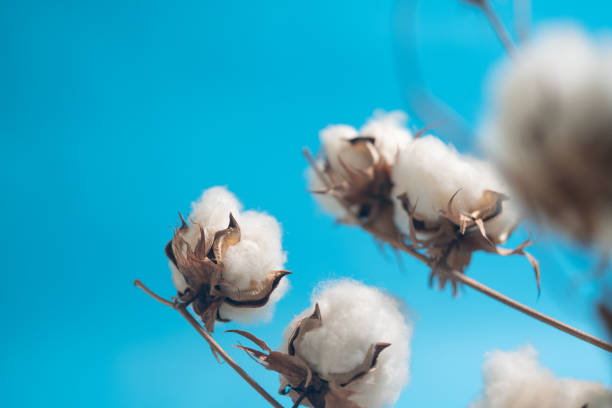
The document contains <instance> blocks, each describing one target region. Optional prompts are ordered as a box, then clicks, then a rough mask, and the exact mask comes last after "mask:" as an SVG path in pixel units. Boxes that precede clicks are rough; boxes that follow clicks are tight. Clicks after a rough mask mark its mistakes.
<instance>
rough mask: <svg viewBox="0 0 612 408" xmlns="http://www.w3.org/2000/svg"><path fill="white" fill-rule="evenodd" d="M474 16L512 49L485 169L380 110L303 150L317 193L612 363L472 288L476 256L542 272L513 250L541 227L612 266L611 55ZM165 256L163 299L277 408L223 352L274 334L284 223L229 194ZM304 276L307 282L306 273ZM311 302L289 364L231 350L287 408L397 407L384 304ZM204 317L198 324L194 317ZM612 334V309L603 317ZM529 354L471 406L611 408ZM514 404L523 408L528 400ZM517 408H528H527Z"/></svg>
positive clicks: (600, 46) (342, 213) (200, 206)
mask: <svg viewBox="0 0 612 408" xmlns="http://www.w3.org/2000/svg"><path fill="white" fill-rule="evenodd" d="M468 3H471V4H472V5H475V6H477V7H479V8H480V9H481V10H482V11H483V12H484V13H485V15H486V16H487V18H488V19H489V20H490V22H491V23H492V26H493V28H494V30H495V32H496V33H497V35H498V36H499V38H500V40H501V41H502V43H503V45H504V47H505V49H506V50H507V51H508V55H509V59H508V61H505V62H503V63H502V64H501V68H499V69H498V71H497V74H496V84H497V86H496V87H495V89H496V91H495V93H494V94H493V95H492V96H491V103H490V106H491V107H492V108H491V110H490V112H489V113H488V114H487V116H486V119H485V120H484V123H483V124H482V129H483V132H482V133H483V137H482V140H483V141H484V145H485V147H486V148H485V150H486V151H487V153H488V158H487V159H480V158H476V157H471V156H469V155H466V154H462V153H460V152H458V151H457V150H456V149H455V148H454V147H453V146H451V145H448V144H445V143H444V142H443V141H441V140H440V139H438V138H437V137H436V136H435V135H434V134H431V132H430V131H429V130H426V129H424V130H422V131H417V132H413V131H411V130H409V129H408V127H407V123H406V122H407V115H406V114H404V113H403V112H400V111H395V112H390V113H385V112H382V111H376V112H375V114H374V116H373V117H372V118H370V119H369V120H368V121H367V122H366V123H365V124H364V125H363V126H362V127H361V128H359V129H356V128H354V127H352V126H349V125H331V126H328V127H327V128H325V129H323V130H322V131H321V132H320V141H321V150H320V152H319V154H318V155H316V156H313V155H312V154H311V153H310V152H309V151H308V150H307V149H305V150H304V154H305V156H306V159H307V161H308V164H309V170H308V173H307V174H308V187H309V190H310V191H311V192H312V194H313V196H314V197H315V199H316V200H317V202H318V203H319V204H320V206H321V208H323V209H324V210H325V211H326V212H328V213H329V214H331V215H332V216H333V217H335V218H336V219H337V221H339V222H340V223H344V224H349V225H355V226H358V227H360V228H362V229H363V230H365V231H366V232H368V233H369V234H371V235H372V236H373V237H374V238H375V239H376V240H378V241H379V242H380V243H381V244H383V245H389V246H390V247H391V248H393V249H394V250H395V251H398V252H404V253H406V254H408V255H410V256H413V257H415V258H416V259H417V260H419V261H421V262H423V263H425V264H426V265H427V266H428V267H429V268H430V284H431V285H433V284H434V283H436V282H437V286H438V288H439V289H444V288H445V287H446V286H447V284H450V286H451V288H452V292H453V294H455V295H456V294H457V290H458V288H459V287H460V286H461V285H465V286H468V287H471V288H473V289H475V290H477V291H479V292H481V293H483V294H484V295H486V296H489V297H490V298H491V299H493V300H496V301H499V302H502V303H504V304H506V305H507V306H509V307H512V308H514V309H516V310H517V311H519V312H522V313H524V314H526V315H528V316H531V317H533V318H535V319H537V320H539V321H541V322H543V323H545V324H548V325H550V326H552V327H555V328H557V329H559V330H561V331H563V332H565V333H568V334H570V335H572V336H574V337H577V338H579V339H581V340H583V341H586V342H588V343H590V344H592V345H594V346H596V347H599V348H601V349H604V350H606V351H608V352H612V344H610V343H609V342H607V341H605V340H602V339H599V338H596V337H594V336H592V335H590V334H588V333H585V332H582V331H580V330H578V329H576V328H573V327H571V326H569V325H567V324H565V323H563V322H560V321H558V320H555V319H554V318H552V317H549V316H546V315H544V314H542V313H540V312H538V311H536V310H533V309H531V308H529V307H527V306H525V305H522V304H520V303H518V302H516V301H515V300H513V299H511V298H509V297H507V296H504V295H503V294H501V293H499V292H497V291H495V290H493V289H491V288H488V287H487V286H485V285H483V284H481V283H480V282H478V281H476V280H474V279H473V278H471V277H469V276H468V273H467V272H469V265H470V262H471V258H472V254H473V253H474V252H476V251H484V252H489V253H492V254H496V255H499V256H500V260H499V261H500V262H502V260H503V258H501V257H504V256H509V255H518V256H523V257H524V258H525V259H526V261H528V262H527V263H526V266H527V267H530V268H531V269H532V270H533V271H534V273H535V282H536V285H537V289H538V291H539V290H540V269H539V265H538V262H537V260H536V259H535V258H534V257H533V256H532V255H531V254H530V253H529V252H528V251H527V248H528V247H529V246H530V245H532V244H533V242H532V241H531V240H530V239H528V240H526V241H525V242H523V243H522V244H520V245H519V246H517V247H515V248H507V247H505V246H504V244H505V243H506V241H507V239H508V238H509V237H510V236H511V235H512V233H513V232H514V231H515V229H516V228H517V226H518V224H519V221H520V220H521V219H522V218H524V217H530V218H531V219H535V220H536V221H538V222H540V223H542V224H544V223H546V224H547V225H552V226H554V227H556V228H558V230H559V231H562V232H563V233H566V234H568V235H569V236H570V237H572V238H574V239H575V240H576V241H577V242H579V243H582V244H584V245H589V246H591V247H594V248H597V249H598V250H599V252H600V253H602V256H604V257H605V256H607V255H608V254H609V252H610V250H611V248H612V239H611V238H610V237H611V236H612V184H610V182H609V176H610V174H612V168H611V167H610V166H611V163H612V161H611V160H610V157H612V122H611V119H610V118H612V69H610V68H612V48H610V46H609V45H608V44H609V42H605V41H603V40H602V41H600V42H594V41H592V40H591V39H590V38H589V37H588V36H587V35H586V34H584V33H582V32H581V31H580V30H579V29H578V28H576V27H568V26H556V27H552V28H549V29H546V30H544V31H542V32H541V33H538V34H537V35H535V36H534V37H533V39H530V41H529V42H528V43H526V44H525V45H521V46H517V45H515V43H514V42H513V41H512V39H511V36H510V34H509V33H508V31H507V30H506V29H505V28H504V26H503V24H502V23H501V21H500V20H499V18H498V17H497V16H496V14H495V13H494V11H493V8H492V7H491V5H490V4H489V3H488V1H486V0H478V1H476V0H470V1H468ZM179 219H180V226H179V227H178V228H177V229H176V230H175V233H174V236H173V237H172V238H171V240H170V241H169V242H168V244H167V246H166V255H167V257H168V260H169V267H170V269H171V273H172V282H173V284H174V286H175V288H176V296H175V297H172V298H171V299H165V298H163V297H161V296H159V295H157V294H156V293H154V292H153V291H151V290H150V289H149V288H147V287H146V286H145V285H144V284H143V283H142V282H140V281H135V284H136V285H137V286H139V287H140V288H142V289H143V290H144V291H145V292H146V293H148V294H149V295H151V296H152V297H153V298H155V299H156V300H158V301H159V302H161V303H163V304H165V305H166V306H169V307H171V308H173V309H175V310H176V311H177V312H179V313H180V314H181V315H182V316H183V317H184V318H185V319H186V320H187V321H188V322H189V323H190V324H191V325H192V326H193V327H194V328H195V329H196V331H197V332H198V333H199V334H200V335H201V336H202V337H203V338H204V339H205V340H206V341H207V343H208V344H209V345H210V347H211V350H212V352H213V354H214V355H215V357H216V358H217V359H218V360H219V361H220V360H223V361H225V362H227V363H228V365H229V366H230V367H232V368H233V369H234V370H235V371H236V372H237V373H238V374H239V375H240V376H241V377H242V378H243V379H244V380H245V381H246V382H247V383H248V384H249V385H251V386H252V387H253V389H254V390H255V391H256V392H258V393H259V394H260V395H261V396H262V397H263V398H265V400H266V401H267V402H268V403H269V404H270V405H272V406H274V407H282V405H281V404H280V403H279V402H278V401H277V400H276V399H275V398H274V397H273V396H272V395H271V394H270V393H268V392H267V391H266V390H264V389H263V387H261V386H260V385H259V384H258V383H257V382H256V381H255V380H254V379H253V378H252V377H251V376H250V375H248V374H247V373H246V371H245V370H244V369H243V368H242V367H240V366H239V365H238V364H237V363H236V362H235V361H234V360H233V359H232V358H231V357H230V356H229V354H228V353H227V352H226V351H225V350H223V349H222V348H221V347H220V346H219V344H218V343H217V342H216V341H215V340H214V338H213V336H212V333H213V332H214V329H215V325H216V323H223V322H227V321H230V320H234V321H237V322H238V323H248V322H252V321H256V320H269V319H271V318H272V316H273V313H274V305H275V304H276V302H277V301H278V300H279V299H280V298H281V297H282V296H283V295H284V294H285V292H286V290H287V287H288V275H289V274H290V272H289V271H286V270H284V263H285V261H286V254H285V252H284V251H283V249H282V244H281V236H282V233H281V229H280V225H279V223H278V222H277V221H276V219H274V217H272V216H270V215H268V214H265V213H260V212H256V211H243V210H242V205H241V204H240V202H239V201H238V199H237V198H236V197H235V196H234V195H233V194H232V193H231V192H229V191H228V190H227V189H225V188H223V187H213V188H210V189H208V190H206V191H204V193H203V194H202V196H201V197H200V199H199V200H198V201H196V202H194V203H193V204H192V211H191V214H190V215H189V217H188V220H186V219H185V218H184V217H183V216H182V215H179ZM298 273H299V272H298ZM312 299H313V305H312V306H311V307H310V308H308V309H306V310H305V311H303V312H302V313H301V314H300V315H298V316H297V317H296V318H295V319H294V321H293V322H291V323H290V324H289V326H288V327H287V329H286V331H285V333H284V336H283V343H282V345H281V347H280V349H279V350H278V351H275V350H272V349H270V347H269V346H268V345H267V343H266V341H264V340H263V339H260V338H258V337H256V336H255V335H254V334H252V333H249V332H247V331H245V330H237V329H236V330H229V332H232V333H233V334H234V335H240V336H242V337H244V338H246V339H248V340H249V341H250V342H252V343H254V346H255V347H250V346H245V345H242V344H241V345H237V346H236V347H237V348H238V349H240V350H242V351H243V352H246V353H247V354H248V355H249V356H251V357H253V358H254V359H255V361H257V362H258V363H259V364H260V365H262V366H264V367H265V368H266V369H268V370H272V371H275V372H277V373H279V386H280V389H279V393H280V394H281V395H286V396H288V397H289V398H290V399H291V404H292V406H293V407H297V406H300V405H303V406H310V407H314V408H378V407H383V406H389V405H392V404H394V403H395V402H396V401H397V399H398V398H399V395H400V392H401V390H402V388H403V387H404V386H405V385H406V384H407V383H408V379H409V370H408V363H409V358H410V340H411V336H412V330H413V329H412V323H411V322H410V319H409V318H407V316H406V315H405V314H404V307H403V306H402V302H401V300H399V299H396V298H394V297H392V296H390V295H388V294H386V293H385V292H384V291H382V290H380V289H377V288H372V287H368V286H366V285H363V284H361V283H359V282H355V281H352V280H348V279H341V280H338V281H332V282H324V283H320V284H319V287H318V289H317V290H315V292H314V293H313V297H312ZM190 307H191V309H192V311H193V313H194V314H195V315H196V316H197V317H199V319H200V321H201V323H200V322H199V321H198V320H197V319H196V318H195V317H194V316H193V314H192V313H191V312H190V310H189V308H190ZM599 310H600V312H601V315H602V316H603V317H604V322H607V324H608V325H609V327H610V328H611V330H612V317H610V316H612V312H610V305H609V304H607V303H606V302H605V301H602V302H601V304H600V305H599ZM536 357H537V353H536V351H535V350H534V349H532V348H529V347H526V348H524V349H521V350H519V351H515V352H502V351H496V352H493V353H492V354H491V355H490V356H489V358H488V360H487V361H486V362H485V365H484V366H483V373H484V379H485V384H484V386H483V391H482V395H480V396H479V397H478V398H477V399H476V400H474V402H473V403H472V404H471V407H472V408H510V407H515V408H516V407H518V408H527V407H532V406H540V407H548V406H550V407H561V408H566V407H567V408H574V407H575V408H579V407H586V406H588V407H589V408H594V407H600V408H603V407H610V406H612V393H611V392H610V391H609V390H607V389H606V388H605V387H604V386H603V385H601V384H595V383H589V382H584V381H583V382H581V381H576V380H565V379H556V378H554V376H552V374H551V373H550V372H549V371H547V370H546V369H545V368H544V367H541V366H539V364H538V363H537V360H536ZM517 401H518V402H517ZM517 404H518V405H517Z"/></svg>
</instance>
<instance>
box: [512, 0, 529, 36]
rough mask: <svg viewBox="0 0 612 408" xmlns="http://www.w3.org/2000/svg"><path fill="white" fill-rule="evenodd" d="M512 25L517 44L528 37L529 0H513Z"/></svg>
mask: <svg viewBox="0 0 612 408" xmlns="http://www.w3.org/2000/svg"><path fill="white" fill-rule="evenodd" d="M513 4H514V7H513V8H514V26H515V29H516V35H517V36H518V42H519V44H522V43H524V42H526V41H527V39H528V38H529V26H530V23H531V0H514V3H513Z"/></svg>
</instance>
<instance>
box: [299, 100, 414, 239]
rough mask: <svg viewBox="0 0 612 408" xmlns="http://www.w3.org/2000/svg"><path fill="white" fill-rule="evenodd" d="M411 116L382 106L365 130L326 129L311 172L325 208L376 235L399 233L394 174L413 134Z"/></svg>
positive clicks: (321, 134)
mask: <svg viewBox="0 0 612 408" xmlns="http://www.w3.org/2000/svg"><path fill="white" fill-rule="evenodd" d="M405 121H406V115H405V114H404V113H402V112H399V111H395V112H391V113H387V114H386V113H384V112H382V111H377V112H375V114H374V116H373V117H372V118H371V119H369V120H368V121H367V123H366V124H365V125H363V126H362V128H361V129H360V130H359V131H357V130H356V129H355V128H353V127H352V126H348V125H332V126H328V127H326V128H325V129H323V130H322V131H321V132H320V139H321V144H322V148H321V153H322V154H321V156H320V158H319V160H318V161H316V162H313V163H312V168H311V169H310V170H309V171H308V173H307V177H308V179H309V180H308V183H309V187H310V189H311V190H312V191H313V192H315V193H317V194H316V195H315V197H316V198H317V200H318V201H319V203H320V204H321V206H322V207H323V209H324V210H326V211H328V212H329V213H331V214H332V215H334V216H335V217H337V218H338V219H340V220H341V221H343V222H348V223H355V222H358V223H360V224H362V225H363V226H365V227H366V228H368V229H369V230H370V231H372V232H373V233H375V234H383V235H390V236H393V237H396V236H397V231H396V229H395V226H394V224H393V222H392V221H393V218H392V217H393V205H392V201H391V199H390V191H391V187H392V186H391V178H390V174H391V166H392V165H393V163H395V160H396V157H397V155H398V154H399V151H400V150H402V149H403V148H404V147H405V146H406V145H407V144H408V143H409V142H410V140H411V137H412V136H411V133H410V131H409V130H408V129H406V127H405V124H404V122H405Z"/></svg>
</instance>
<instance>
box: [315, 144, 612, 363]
mask: <svg viewBox="0 0 612 408" xmlns="http://www.w3.org/2000/svg"><path fill="white" fill-rule="evenodd" d="M366 143H371V142H369V141H366ZM371 144H372V146H371V148H373V149H374V150H375V147H374V145H373V143H371ZM303 152H304V155H305V157H306V159H307V160H308V162H309V164H310V166H311V167H312V168H313V170H314V172H315V174H316V176H317V177H319V179H320V180H321V182H322V183H324V184H325V185H326V186H327V190H326V191H318V192H315V193H319V194H321V193H324V194H329V195H331V196H333V197H335V198H336V199H337V200H338V202H339V203H340V204H341V205H342V206H343V207H344V209H345V211H346V214H347V217H346V218H345V219H343V220H340V221H341V222H344V223H347V224H356V225H359V226H360V227H362V228H363V229H364V230H365V231H367V232H368V233H370V234H372V236H373V237H374V238H376V239H377V240H380V241H382V242H384V243H387V244H389V245H390V246H391V247H392V248H393V249H394V250H401V251H404V252H406V253H408V254H409V255H411V256H413V257H415V258H417V259H418V260H420V261H421V262H423V263H425V264H426V265H427V266H429V267H431V268H432V275H431V276H430V281H431V280H432V279H433V277H435V276H438V277H439V279H440V285H441V286H442V287H443V286H444V284H445V282H446V281H450V282H451V283H452V285H453V287H454V288H455V291H456V285H457V283H458V282H460V283H463V284H465V285H467V286H469V287H471V288H473V289H475V290H477V291H479V292H481V293H483V294H485V295H487V296H489V297H491V298H492V299H495V300H497V301H499V302H501V303H504V304H505V305H507V306H510V307H512V308H514V309H516V310H518V311H520V312H521V313H524V314H526V315H528V316H530V317H533V318H535V319H537V320H539V321H541V322H543V323H546V324H548V325H550V326H552V327H555V328H557V329H559V330H561V331H563V332H565V333H568V334H570V335H572V336H574V337H576V338H579V339H581V340H584V341H586V342H588V343H590V344H593V345H595V346H597V347H599V348H602V349H604V350H606V351H608V352H611V353H612V344H611V343H608V342H606V341H604V340H601V339H599V338H597V337H594V336H592V335H590V334H588V333H585V332H583V331H580V330H578V329H576V328H574V327H571V326H569V325H567V324H565V323H563V322H560V321H558V320H556V319H553V318H551V317H549V316H547V315H544V314H543V313H540V312H537V311H536V310H534V309H532V308H530V307H528V306H526V305H523V304H521V303H519V302H517V301H515V300H513V299H511V298H509V297H507V296H505V295H503V294H501V293H499V292H497V291H495V290H493V289H491V288H489V287H487V286H485V285H483V284H481V283H480V282H478V281H476V280H474V279H472V278H470V277H468V276H466V275H465V274H463V273H462V271H463V269H464V268H465V267H466V266H467V264H468V263H469V261H470V257H471V253H472V252H473V251H475V250H485V251H488V252H495V253H498V254H500V255H511V254H521V255H524V256H525V257H527V259H528V260H529V261H530V262H531V263H532V266H533V267H534V269H535V271H536V278H537V280H538V286H539V269H538V266H537V262H536V261H535V259H533V257H532V256H530V255H528V254H527V253H525V252H524V247H525V246H527V245H529V244H530V241H529V240H528V241H526V242H524V243H523V244H521V245H520V246H519V247H518V248H516V249H513V250H512V249H504V248H498V247H497V246H496V245H495V243H493V242H491V240H490V239H489V238H488V237H487V234H486V231H485V229H484V226H483V224H484V220H486V219H487V218H488V217H491V216H493V215H495V214H496V213H497V212H498V211H499V209H500V204H501V201H502V200H503V199H504V197H503V196H500V195H499V194H498V193H495V192H485V194H484V196H483V200H482V202H481V203H480V205H479V207H480V208H476V209H475V210H474V211H473V212H472V213H468V214H463V213H459V214H458V213H456V212H455V211H454V210H453V208H452V198H451V200H450V201H449V208H448V211H447V213H446V214H443V215H444V217H445V219H446V220H447V221H446V222H444V223H442V225H441V226H439V227H437V228H436V230H435V231H430V232H433V234H432V235H433V238H430V239H429V240H428V241H423V240H415V242H413V243H411V244H407V243H406V242H405V237H403V235H402V234H401V233H400V232H399V231H398V230H397V227H396V226H395V225H394V224H393V216H392V213H389V211H388V210H387V211H384V210H381V209H380V208H382V209H386V208H387V205H388V204H387V202H388V201H389V200H390V197H385V199H384V200H382V201H381V203H376V202H375V197H376V196H375V194H374V193H373V192H376V191H379V190H377V189H376V188H375V187H373V186H372V185H371V183H368V182H364V181H362V180H360V182H359V183H355V184H344V185H343V186H342V185H341V186H340V187H339V186H336V185H334V184H333V178H332V177H329V176H328V175H327V174H326V172H328V171H329V170H328V169H326V168H324V169H321V168H319V166H318V165H317V163H316V161H315V160H314V158H313V157H312V155H311V154H310V151H309V150H308V149H306V148H305V149H304V150H303ZM372 157H375V156H372ZM385 170H386V168H385V167H384V166H379V165H376V161H374V160H372V166H370V168H369V169H368V170H367V171H362V172H361V174H360V177H362V178H363V177H370V179H369V181H370V182H373V181H374V180H379V179H381V178H383V179H384V178H385V177H388V179H385V181H384V182H383V184H386V183H387V182H389V183H390V175H389V174H388V173H387V174H386V175H384V174H381V172H384V171H385ZM387 180H388V181H387ZM351 186H353V187H359V188H362V190H361V191H359V192H354V191H353V192H349V191H347V187H351ZM354 197H359V198H361V199H362V200H363V202H364V203H367V205H368V206H371V207H373V208H378V210H377V211H375V212H374V214H379V215H381V216H383V217H385V218H387V219H385V220H374V219H368V217H364V216H363V214H362V212H361V211H360V210H359V209H360V208H361V207H360V206H355V202H354V201H351V200H354ZM377 206H378V207H377ZM355 207H357V209H358V210H359V211H358V212H357V213H356V212H355V211H354V210H353V209H354V208H355ZM404 208H405V210H406V211H407V212H408V214H409V215H410V216H411V224H412V225H411V227H412V228H411V235H412V238H413V239H415V238H416V236H415V235H416V234H412V232H413V231H416V230H418V229H419V228H417V226H416V225H415V222H414V221H415V220H414V218H413V217H412V214H411V211H412V208H413V207H411V205H410V202H409V200H407V197H404ZM391 210H392V208H391ZM390 214H391V215H390ZM368 215H369V213H368ZM389 225H390V227H389V230H384V228H385V227H383V226H389ZM419 226H420V225H419ZM423 227H426V226H425V224H424V223H423ZM419 250H425V253H422V252H419Z"/></svg>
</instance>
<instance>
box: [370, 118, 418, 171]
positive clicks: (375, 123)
mask: <svg viewBox="0 0 612 408" xmlns="http://www.w3.org/2000/svg"><path fill="white" fill-rule="evenodd" d="M407 120H408V115H407V114H406V113H405V112H403V111H400V110H395V111H391V112H388V113H387V112H385V111H384V110H381V109H377V110H375V111H374V115H372V117H371V118H370V119H368V121H367V122H366V123H365V125H363V126H362V127H361V129H360V130H359V134H360V135H361V136H370V137H374V139H375V145H376V147H377V148H378V151H379V152H380V154H382V156H383V157H384V158H385V160H386V161H387V163H389V164H390V165H393V163H395V160H396V158H397V155H398V154H399V152H400V151H401V150H402V149H404V148H405V147H406V146H407V145H408V144H409V143H410V141H411V140H412V132H410V130H408V128H407V127H406V121H407Z"/></svg>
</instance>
